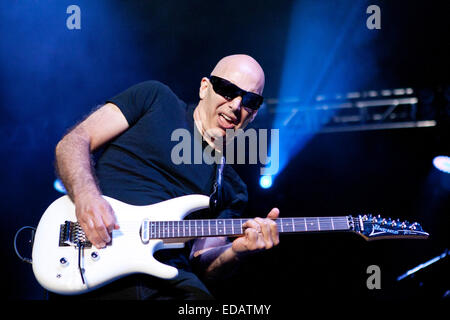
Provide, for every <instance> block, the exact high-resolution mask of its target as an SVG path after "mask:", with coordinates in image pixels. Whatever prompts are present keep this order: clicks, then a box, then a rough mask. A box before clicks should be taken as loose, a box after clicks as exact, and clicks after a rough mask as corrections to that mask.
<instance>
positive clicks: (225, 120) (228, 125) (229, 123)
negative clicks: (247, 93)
mask: <svg viewBox="0 0 450 320" xmlns="http://www.w3.org/2000/svg"><path fill="white" fill-rule="evenodd" d="M236 122H237V121H236V120H233V119H232V118H230V117H229V116H227V115H226V114H224V113H220V114H219V124H220V126H221V127H223V128H224V129H233V128H234V127H235V126H236Z"/></svg>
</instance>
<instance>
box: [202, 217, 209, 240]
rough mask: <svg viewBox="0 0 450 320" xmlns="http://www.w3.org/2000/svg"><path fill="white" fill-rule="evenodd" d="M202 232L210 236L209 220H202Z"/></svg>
mask: <svg viewBox="0 0 450 320" xmlns="http://www.w3.org/2000/svg"><path fill="white" fill-rule="evenodd" d="M202 234H203V235H204V236H205V235H206V236H208V235H209V233H208V220H202Z"/></svg>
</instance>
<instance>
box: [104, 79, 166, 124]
mask: <svg viewBox="0 0 450 320" xmlns="http://www.w3.org/2000/svg"><path fill="white" fill-rule="evenodd" d="M166 88H167V87H166V86H165V85H164V84H162V83H160V82H158V81H153V80H150V81H145V82H141V83H138V84H135V85H134V86H132V87H130V88H128V89H126V90H125V91H123V92H121V93H119V94H118V95H116V96H114V97H112V98H111V99H109V100H107V101H106V102H107V103H108V102H110V103H113V104H115V105H116V106H117V107H119V109H120V110H121V111H122V113H123V115H124V116H125V118H126V119H127V121H128V124H129V125H130V126H132V125H133V124H135V123H136V122H137V121H138V120H139V119H140V118H141V117H142V116H143V115H144V114H145V113H147V112H149V111H150V110H151V108H152V105H153V103H154V102H155V100H156V98H157V96H158V93H159V92H160V91H161V90H166Z"/></svg>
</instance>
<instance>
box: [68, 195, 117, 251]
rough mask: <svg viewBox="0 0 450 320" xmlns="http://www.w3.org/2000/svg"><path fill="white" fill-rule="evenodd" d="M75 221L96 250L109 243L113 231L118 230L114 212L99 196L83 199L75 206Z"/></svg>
mask: <svg viewBox="0 0 450 320" xmlns="http://www.w3.org/2000/svg"><path fill="white" fill-rule="evenodd" d="M75 207H76V210H75V213H76V216H77V220H78V222H79V223H80V225H81V228H83V231H84V232H85V234H86V237H87V238H88V240H89V241H90V242H91V243H92V244H93V245H94V246H95V247H96V248H98V249H101V248H104V247H105V246H106V244H108V243H109V242H111V236H110V234H111V233H112V231H113V230H117V229H119V225H118V224H117V221H116V217H115V215H114V211H113V209H112V208H111V206H110V204H109V203H108V202H107V201H106V200H105V199H103V198H102V197H101V196H87V197H83V198H82V199H81V200H79V201H78V202H77V203H76V204H75Z"/></svg>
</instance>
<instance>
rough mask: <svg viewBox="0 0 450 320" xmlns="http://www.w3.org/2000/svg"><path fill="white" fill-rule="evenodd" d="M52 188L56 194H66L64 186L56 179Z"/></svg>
mask: <svg viewBox="0 0 450 320" xmlns="http://www.w3.org/2000/svg"><path fill="white" fill-rule="evenodd" d="M53 187H54V188H55V190H56V191H58V192H61V193H64V194H66V193H67V191H66V188H64V185H63V183H62V181H61V180H59V179H56V180H55V182H53Z"/></svg>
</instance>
